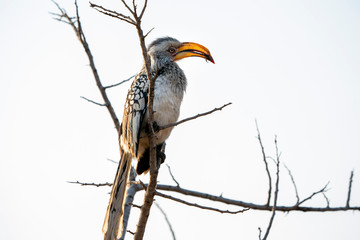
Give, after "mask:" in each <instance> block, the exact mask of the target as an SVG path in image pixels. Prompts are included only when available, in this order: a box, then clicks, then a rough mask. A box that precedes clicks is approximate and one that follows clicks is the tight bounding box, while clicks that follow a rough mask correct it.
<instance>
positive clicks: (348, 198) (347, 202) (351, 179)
mask: <svg viewBox="0 0 360 240" xmlns="http://www.w3.org/2000/svg"><path fill="white" fill-rule="evenodd" d="M353 177H354V170H352V171H351V174H350V179H349V188H348V195H347V200H346V207H350V197H351V187H352V182H353Z"/></svg>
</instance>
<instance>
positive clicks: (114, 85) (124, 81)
mask: <svg viewBox="0 0 360 240" xmlns="http://www.w3.org/2000/svg"><path fill="white" fill-rule="evenodd" d="M134 77H135V75H132V76H131V77H129V78H128V79H125V80H122V81H121V82H118V83H115V84H112V85H109V86H105V87H104V88H105V89H108V88H113V87H117V86H119V85H121V84H123V83H126V82H128V81H130V80H131V79H132V78H134Z"/></svg>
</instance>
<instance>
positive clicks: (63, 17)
mask: <svg viewBox="0 0 360 240" xmlns="http://www.w3.org/2000/svg"><path fill="white" fill-rule="evenodd" d="M53 3H54V4H55V5H56V6H57V8H58V10H59V11H60V14H55V15H56V16H57V17H58V18H57V20H59V21H61V22H66V23H68V24H69V25H70V26H71V27H72V28H73V30H74V32H75V34H76V36H77V37H78V39H79V41H80V43H81V45H82V46H83V48H84V50H85V52H86V55H87V57H88V60H89V64H90V68H91V70H92V73H93V76H94V79H95V82H96V85H97V87H98V89H99V91H100V93H101V96H102V98H103V100H104V102H105V104H104V105H105V106H106V108H107V110H108V112H109V114H110V116H111V118H112V120H113V122H114V125H115V128H116V130H117V132H118V134H119V135H120V122H119V119H118V117H117V116H116V113H115V111H114V108H113V106H112V104H111V102H110V100H109V98H108V96H107V94H106V91H105V88H104V87H103V85H102V83H101V80H100V76H99V74H98V71H97V69H96V66H95V61H94V57H93V55H92V53H91V50H90V47H89V44H88V42H87V41H86V37H85V33H84V31H83V29H82V26H81V21H80V15H79V7H78V5H77V0H75V10H76V17H70V16H69V15H68V14H67V12H66V11H65V9H63V8H61V7H60V5H59V4H58V3H56V2H55V1H53Z"/></svg>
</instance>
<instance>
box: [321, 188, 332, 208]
mask: <svg viewBox="0 0 360 240" xmlns="http://www.w3.org/2000/svg"><path fill="white" fill-rule="evenodd" d="M322 195H323V197H324V198H325V200H326V207H327V208H329V207H330V201H329V199H328V197H327V196H326V194H325V193H324V192H322Z"/></svg>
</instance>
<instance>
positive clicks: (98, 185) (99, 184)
mask: <svg viewBox="0 0 360 240" xmlns="http://www.w3.org/2000/svg"><path fill="white" fill-rule="evenodd" d="M68 183H73V184H79V185H81V186H94V187H104V186H109V187H111V186H112V185H113V184H112V183H109V182H106V183H84V182H79V181H76V182H71V181H68Z"/></svg>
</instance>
